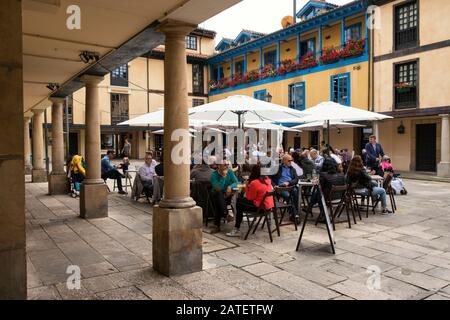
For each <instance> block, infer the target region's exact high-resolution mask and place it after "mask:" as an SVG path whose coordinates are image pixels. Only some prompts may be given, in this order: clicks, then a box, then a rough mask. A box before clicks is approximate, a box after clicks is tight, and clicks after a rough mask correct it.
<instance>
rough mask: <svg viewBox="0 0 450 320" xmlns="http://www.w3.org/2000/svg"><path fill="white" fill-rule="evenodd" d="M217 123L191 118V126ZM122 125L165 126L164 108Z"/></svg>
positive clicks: (121, 124)
mask: <svg viewBox="0 0 450 320" xmlns="http://www.w3.org/2000/svg"><path fill="white" fill-rule="evenodd" d="M214 124H217V122H215V121H203V120H193V119H189V126H191V127H194V126H199V127H200V126H207V125H214ZM119 125H120V126H126V125H129V126H143V125H145V126H147V125H148V126H153V127H164V108H161V109H159V110H157V111H155V112H150V113H146V114H144V115H142V116H139V117H136V118H133V119H130V120H127V121H124V122H121V123H119Z"/></svg>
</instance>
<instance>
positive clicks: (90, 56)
mask: <svg viewBox="0 0 450 320" xmlns="http://www.w3.org/2000/svg"><path fill="white" fill-rule="evenodd" d="M79 57H80V59H81V61H83V62H84V63H89V62H91V61H95V62H97V61H98V60H99V59H100V55H99V54H98V53H97V52H92V51H83V52H81V53H80V55H79Z"/></svg>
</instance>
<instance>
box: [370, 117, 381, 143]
mask: <svg viewBox="0 0 450 320" xmlns="http://www.w3.org/2000/svg"><path fill="white" fill-rule="evenodd" d="M372 128H373V133H372V134H373V135H374V136H375V137H377V142H378V143H381V139H380V131H379V130H378V121H374V122H373V125H372Z"/></svg>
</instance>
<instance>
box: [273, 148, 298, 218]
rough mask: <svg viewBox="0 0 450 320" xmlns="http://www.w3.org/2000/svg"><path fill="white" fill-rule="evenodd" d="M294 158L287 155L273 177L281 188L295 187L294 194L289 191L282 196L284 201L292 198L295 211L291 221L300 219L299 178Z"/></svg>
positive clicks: (291, 213)
mask: <svg viewBox="0 0 450 320" xmlns="http://www.w3.org/2000/svg"><path fill="white" fill-rule="evenodd" d="M292 161H293V160H292V157H291V156H290V155H289V154H285V155H284V156H283V158H282V164H281V165H280V168H279V170H278V173H277V174H276V175H275V176H273V178H272V183H273V184H274V185H276V186H279V187H295V188H294V189H293V190H292V194H289V192H287V191H283V192H282V193H281V196H282V197H283V199H284V200H286V201H289V200H290V199H291V197H292V200H293V202H294V203H293V205H294V210H293V211H292V212H290V213H289V214H290V216H291V220H294V219H298V218H299V216H298V189H297V184H298V176H297V173H296V172H295V169H294V167H292V165H291V164H292Z"/></svg>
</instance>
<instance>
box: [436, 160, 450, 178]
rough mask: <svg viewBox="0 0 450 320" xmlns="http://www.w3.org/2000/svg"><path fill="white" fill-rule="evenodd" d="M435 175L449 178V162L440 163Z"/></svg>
mask: <svg viewBox="0 0 450 320" xmlns="http://www.w3.org/2000/svg"><path fill="white" fill-rule="evenodd" d="M437 175H438V177H442V178H450V162H441V163H439V164H438V166H437Z"/></svg>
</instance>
